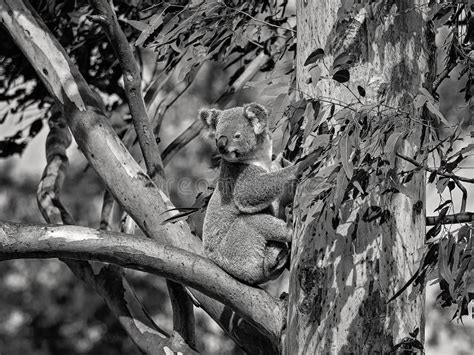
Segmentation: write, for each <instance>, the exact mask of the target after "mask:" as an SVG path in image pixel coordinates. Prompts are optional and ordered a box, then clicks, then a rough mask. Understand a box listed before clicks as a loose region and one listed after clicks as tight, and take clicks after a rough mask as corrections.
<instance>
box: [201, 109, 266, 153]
mask: <svg viewBox="0 0 474 355" xmlns="http://www.w3.org/2000/svg"><path fill="white" fill-rule="evenodd" d="M199 118H200V119H201V121H202V122H203V123H204V127H205V128H206V130H207V131H208V132H209V136H210V137H213V138H215V140H216V145H217V149H218V151H219V154H220V155H221V156H222V158H224V159H225V160H227V161H230V162H239V161H245V160H246V159H248V158H250V157H251V156H252V155H253V154H254V153H255V151H256V150H258V149H259V148H260V147H261V145H262V143H263V142H264V141H265V140H266V139H267V137H268V129H267V118H268V111H267V110H266V109H265V107H263V106H261V105H259V104H256V103H251V104H248V105H244V107H235V108H231V109H228V110H224V111H220V110H215V109H202V110H200V111H199Z"/></svg>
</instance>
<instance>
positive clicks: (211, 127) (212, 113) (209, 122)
mask: <svg viewBox="0 0 474 355" xmlns="http://www.w3.org/2000/svg"><path fill="white" fill-rule="evenodd" d="M219 113H220V111H219V110H215V109H206V108H203V109H200V110H199V119H200V120H201V121H202V123H203V124H204V129H205V130H206V131H207V132H208V134H209V136H210V137H213V136H214V135H215V133H216V125H217V119H218V117H219Z"/></svg>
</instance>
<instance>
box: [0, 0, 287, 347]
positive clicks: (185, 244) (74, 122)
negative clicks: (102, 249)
mask: <svg viewBox="0 0 474 355" xmlns="http://www.w3.org/2000/svg"><path fill="white" fill-rule="evenodd" d="M0 5H1V6H0V17H1V19H2V22H3V24H4V25H5V27H6V28H7V30H8V31H9V33H10V34H11V36H12V37H13V39H14V40H15V42H16V43H17V44H18V46H19V47H20V49H21V50H22V51H23V53H24V54H25V55H26V57H27V59H28V60H29V61H30V62H31V63H32V65H33V67H34V69H35V70H36V72H37V74H38V76H39V77H40V78H41V80H42V81H43V83H44V84H45V86H46V87H47V89H48V90H49V92H50V93H51V95H52V96H53V97H55V99H56V100H57V101H58V102H60V103H62V104H63V105H64V108H65V111H66V118H67V120H68V125H69V128H70V130H71V132H72V134H73V136H74V138H75V140H76V142H77V144H78V145H79V147H80V149H81V151H82V152H83V154H84V155H85V157H86V159H87V160H88V161H89V163H90V164H91V166H92V167H93V168H94V170H95V171H96V173H97V175H98V176H99V177H100V179H102V181H103V182H104V184H105V185H106V186H107V187H108V188H109V190H110V192H111V193H112V195H113V196H114V198H115V199H116V201H117V202H118V203H120V205H121V206H122V207H123V208H124V209H125V210H126V212H127V213H128V214H129V215H130V216H132V218H133V219H134V220H135V222H137V224H138V225H139V226H140V228H141V229H142V230H143V231H144V233H145V234H146V235H147V236H149V237H150V238H152V239H155V240H160V241H162V242H164V243H165V244H167V245H172V246H176V247H179V248H182V249H185V250H188V251H191V252H194V253H196V254H202V253H203V251H202V244H201V241H200V240H199V238H197V237H196V236H194V235H193V234H192V233H191V231H190V229H189V227H188V226H187V225H186V224H185V223H184V222H182V221H180V222H177V223H174V224H167V225H162V222H163V221H164V220H165V219H167V218H168V217H169V216H168V215H167V214H164V213H163V212H164V211H167V210H170V209H172V208H173V207H174V206H173V205H172V204H171V202H170V201H169V199H168V198H167V197H166V195H165V194H164V193H162V192H161V191H159V190H157V189H156V186H155V185H154V183H153V181H152V180H151V179H150V178H149V177H148V176H147V175H146V174H144V173H143V171H142V170H141V168H140V167H139V165H138V164H137V163H136V161H135V160H134V159H133V158H132V157H131V156H130V154H129V152H128V151H127V149H126V148H125V146H124V145H123V143H122V142H121V141H120V139H119V138H118V137H117V135H116V133H115V132H114V130H113V129H112V127H111V126H110V122H109V121H108V119H107V118H106V116H105V114H104V113H103V111H102V103H101V101H100V100H99V99H98V98H97V96H96V95H95V94H94V93H93V92H92V91H91V90H90V88H89V86H88V85H87V83H86V82H85V80H84V78H83V77H82V76H81V75H80V73H79V72H78V70H77V67H76V66H75V65H74V63H73V62H72V61H71V59H70V58H69V57H68V56H67V54H66V53H65V51H64V49H63V48H62V47H61V45H60V44H59V42H58V41H57V40H56V39H55V38H54V36H52V35H51V34H50V32H49V30H48V28H47V27H46V26H45V25H44V23H43V22H42V21H40V20H38V17H37V15H35V12H34V10H33V9H32V8H31V7H30V6H26V5H25V3H23V1H21V0H0ZM10 14H11V15H10ZM235 282H236V281H235ZM238 284H239V285H240V290H242V291H250V290H251V289H252V288H251V287H249V286H246V285H244V284H240V283H238ZM193 294H194V295H195V296H196V298H197V299H198V301H199V302H200V304H201V305H202V307H203V308H204V309H205V311H206V312H207V313H208V314H209V315H210V316H211V317H212V318H213V319H215V320H217V321H218V322H219V321H220V320H221V319H223V318H225V319H230V318H232V319H233V321H232V322H227V321H223V322H220V324H222V325H224V330H225V331H226V332H227V333H228V334H229V335H230V336H231V337H232V338H233V339H234V340H235V341H236V342H237V343H238V344H239V345H240V346H241V347H243V348H244V349H245V350H246V351H247V352H249V353H267V354H270V353H275V352H276V351H277V347H278V345H277V344H279V338H280V335H281V333H282V330H283V327H284V317H283V315H282V313H281V312H280V311H279V310H280V308H281V307H280V306H279V303H278V302H276V301H275V300H274V299H273V298H271V297H269V296H268V295H267V296H262V297H264V298H265V299H266V300H267V303H266V304H265V305H264V308H262V309H260V310H259V312H256V314H248V315H247V316H248V318H247V319H246V320H247V321H248V322H250V323H251V324H252V325H253V326H254V328H253V330H255V331H250V332H249V331H247V329H246V328H245V325H246V324H245V323H246V322H245V320H242V319H239V316H238V315H236V314H233V311H232V309H230V308H226V307H222V306H221V305H220V303H219V302H216V301H215V300H212V299H211V298H208V297H206V296H205V295H204V294H202V293H199V292H196V293H193ZM243 295H244V296H245V297H246V296H247V295H248V293H245V292H244V293H243ZM244 296H243V297H244ZM259 297H260V296H258V297H257V299H253V298H248V299H247V298H245V299H242V300H241V301H242V302H244V303H253V304H259V305H260V304H261V302H259V300H258V298H259ZM275 310H277V311H275ZM275 312H276V313H277V314H276V315H275V314H274V313H275ZM261 315H263V316H261ZM259 316H261V317H259ZM233 322H238V323H239V324H240V325H241V326H240V327H232V324H233ZM261 345H266V346H268V347H266V348H262V347H261Z"/></svg>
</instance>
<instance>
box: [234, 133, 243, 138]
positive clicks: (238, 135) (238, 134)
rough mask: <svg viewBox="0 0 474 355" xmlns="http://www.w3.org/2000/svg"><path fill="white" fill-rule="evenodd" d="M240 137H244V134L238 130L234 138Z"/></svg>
mask: <svg viewBox="0 0 474 355" xmlns="http://www.w3.org/2000/svg"><path fill="white" fill-rule="evenodd" d="M240 137H242V135H241V134H240V132H237V133H236V134H234V138H235V139H239V138H240Z"/></svg>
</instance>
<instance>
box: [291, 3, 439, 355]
mask: <svg viewBox="0 0 474 355" xmlns="http://www.w3.org/2000/svg"><path fill="white" fill-rule="evenodd" d="M345 3H349V2H348V1H343V2H342V4H341V2H339V1H330V0H322V1H305V0H298V1H297V18H298V19H297V21H298V24H297V27H298V48H297V56H298V58H297V89H298V90H299V93H300V94H301V93H302V92H304V93H305V94H309V95H311V96H313V97H320V98H322V97H325V98H333V100H334V101H337V100H340V101H342V102H344V103H350V102H354V101H356V102H357V100H356V99H355V97H356V96H357V95H354V94H352V93H351V92H350V91H349V89H350V90H351V91H352V92H355V93H357V85H360V86H361V87H363V88H365V90H366V96H365V98H363V99H362V100H361V101H362V103H364V104H368V105H370V104H376V103H380V102H381V100H384V101H383V105H386V106H387V107H392V108H403V110H404V111H406V112H408V115H405V118H400V119H399V122H398V123H396V124H395V131H399V132H404V133H406V134H407V135H406V138H404V139H402V141H401V143H400V147H399V149H398V152H399V153H402V154H405V155H408V156H414V152H416V151H417V150H418V149H419V148H420V146H421V145H422V144H423V139H424V138H423V137H424V134H425V131H424V129H425V128H424V125H423V124H420V122H421V121H422V120H423V117H420V112H418V111H417V110H415V109H414V108H413V107H412V101H413V97H414V96H416V94H417V93H418V90H419V89H420V88H421V87H424V86H425V87H429V85H430V80H431V77H430V76H429V75H428V73H429V72H430V71H431V69H432V68H431V66H432V61H431V58H433V57H434V45H433V43H432V34H431V32H430V31H429V23H428V22H427V19H426V15H425V14H424V13H426V11H422V10H425V9H424V8H423V6H420V5H422V1H419V0H416V1H408V0H404V1H377V2H368V1H362V2H355V4H354V5H353V6H352V8H351V9H350V11H345V10H343V9H342V8H343V7H344V5H345ZM361 3H362V4H361ZM369 3H370V4H369ZM424 6H426V4H425V5H424ZM317 48H322V49H324V51H325V53H326V56H325V58H324V59H323V61H324V65H322V64H321V67H322V68H323V75H324V73H325V71H324V70H325V69H324V68H325V66H326V67H328V68H329V67H331V65H332V64H333V61H334V58H335V57H337V56H338V55H340V54H342V53H347V54H351V55H353V63H352V64H350V66H349V71H350V74H351V79H350V81H349V82H348V83H346V84H347V86H348V88H349V89H348V88H347V87H346V84H344V85H343V84H340V83H338V82H336V81H335V80H331V79H330V76H329V78H328V79H323V80H321V81H320V82H318V84H317V86H314V85H312V84H311V83H310V84H308V80H307V77H309V74H308V69H309V68H310V66H304V65H303V63H304V61H305V60H306V58H307V57H308V55H309V54H310V53H311V52H312V51H314V50H315V49H317ZM302 96H303V95H302ZM354 108H356V107H354ZM340 109H341V107H340V106H338V105H336V113H337V112H338V110H340ZM387 110H388V109H387ZM328 111H329V110H328ZM392 111H393V112H396V110H393V109H392ZM387 112H389V111H387ZM306 119H308V118H306ZM333 121H334V120H333ZM333 121H331V122H330V124H333ZM369 134H373V132H369ZM408 164H409V163H407V162H406V161H403V160H401V159H395V158H394V161H393V167H394V169H395V170H394V171H401V170H411V169H412V168H413V166H409V165H408ZM341 170H342V174H344V171H343V170H344V169H341ZM374 175H375V174H374ZM394 179H397V184H398V185H397V186H399V191H400V192H399V193H394V192H389V193H386V194H382V191H384V186H383V181H379V180H380V178H379V177H377V176H370V183H369V186H370V188H369V189H368V196H367V197H366V198H365V199H360V198H358V199H356V200H349V201H348V202H346V203H343V204H342V205H341V207H340V213H339V216H338V218H339V224H338V225H337V227H336V228H334V227H333V226H334V225H335V224H334V223H333V222H334V218H335V211H334V210H333V208H332V206H331V201H329V202H327V203H326V204H325V205H324V206H323V207H322V210H321V211H319V212H318V213H317V214H316V215H308V216H307V217H306V218H304V216H305V215H306V214H307V213H308V211H307V210H305V209H304V206H303V205H296V207H295V210H294V218H295V221H296V222H295V223H296V225H295V237H294V241H293V244H292V264H291V277H290V292H289V309H288V326H287V334H286V341H285V342H286V344H285V349H286V351H287V353H288V354H292V355H293V354H328V353H331V354H335V353H338V354H348V353H353V354H369V353H372V354H373V353H389V352H390V351H392V350H394V349H395V347H396V345H397V344H400V342H401V341H402V340H403V339H404V340H406V339H408V338H411V339H413V338H415V337H416V338H417V340H419V341H421V342H423V327H424V321H423V311H424V297H423V295H422V294H418V295H417V296H416V297H409V294H410V292H405V293H403V294H402V295H401V296H400V297H398V298H397V299H396V300H394V301H393V302H390V303H387V301H388V300H389V299H390V297H391V296H392V295H394V293H395V292H396V291H397V290H399V289H400V288H401V287H402V286H403V285H404V283H405V282H406V281H407V280H408V279H409V278H410V276H411V275H412V273H413V272H414V271H415V270H416V266H417V262H418V259H419V252H420V248H422V246H423V241H424V234H425V213H424V203H425V184H424V183H425V175H424V173H423V171H418V172H416V173H415V175H414V176H413V179H411V180H410V181H409V182H408V183H403V182H401V181H398V177H397V176H396V174H395V175H394ZM343 181H344V177H343V176H342V177H341V179H338V182H343ZM314 186H317V181H316V180H315V178H310V179H308V180H307V181H306V182H304V183H303V184H300V186H299V188H298V191H297V196H296V200H298V199H300V198H302V196H305V195H307V194H313V196H314V198H315V199H316V198H317V197H318V193H317V192H316V189H315V188H314ZM385 187H386V185H385ZM369 206H379V207H380V208H381V209H382V211H383V212H384V213H385V214H384V216H386V218H385V219H382V218H376V219H374V220H371V219H370V218H363V216H364V213H365V212H366V211H367V208H368V207H369ZM416 329H419V333H418V334H417V335H415V333H416ZM410 332H411V333H412V334H411V335H410V334H409V333H410Z"/></svg>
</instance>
